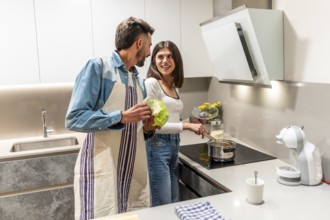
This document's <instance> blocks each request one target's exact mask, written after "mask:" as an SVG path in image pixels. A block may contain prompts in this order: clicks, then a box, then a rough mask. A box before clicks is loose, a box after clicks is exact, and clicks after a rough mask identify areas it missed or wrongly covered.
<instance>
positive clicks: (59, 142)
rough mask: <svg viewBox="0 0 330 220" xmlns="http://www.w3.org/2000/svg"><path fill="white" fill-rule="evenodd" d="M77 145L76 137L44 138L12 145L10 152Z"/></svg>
mask: <svg viewBox="0 0 330 220" xmlns="http://www.w3.org/2000/svg"><path fill="white" fill-rule="evenodd" d="M75 145H78V140H77V138H76V137H64V138H44V139H40V140H37V141H25V142H18V143H15V144H13V146H12V148H11V150H10V152H20V151H28V150H40V149H47V148H54V147H65V146H75Z"/></svg>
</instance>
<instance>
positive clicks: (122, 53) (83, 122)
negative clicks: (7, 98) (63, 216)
mask: <svg viewBox="0 0 330 220" xmlns="http://www.w3.org/2000/svg"><path fill="white" fill-rule="evenodd" d="M153 32H154V28H152V27H151V26H150V25H149V24H148V23H146V22H145V21H143V20H141V19H137V18H134V17H129V18H128V19H125V20H124V21H122V22H121V23H120V24H119V25H118V27H117V30H116V37H115V43H116V50H115V51H113V52H112V55H111V56H110V57H102V58H94V59H91V60H89V61H88V63H87V64H86V65H85V66H84V68H83V69H82V71H81V72H80V73H79V75H78V76H77V79H76V82H75V86H74V89H73V93H72V97H71V102H70V105H69V109H68V112H67V116H66V127H67V128H68V129H70V130H74V131H80V132H87V136H86V139H85V142H84V143H83V146H82V148H81V150H80V152H79V155H78V158H77V162H76V166H75V178H74V194H75V218H76V219H91V218H97V217H101V216H106V215H111V214H116V213H122V212H126V211H129V210H134V209H139V208H143V207H149V206H150V196H149V183H148V173H147V159H146V152H145V142H144V135H143V131H145V132H148V131H152V130H154V129H155V128H154V127H152V125H151V124H152V117H151V110H150V108H149V107H148V106H147V105H146V104H142V101H143V99H144V98H145V97H146V90H145V86H144V82H143V80H142V79H141V78H140V77H139V75H138V72H137V70H136V68H135V65H137V66H143V65H144V61H145V59H146V57H148V56H149V55H150V46H151V35H152V34H153ZM142 122H143V123H142Z"/></svg>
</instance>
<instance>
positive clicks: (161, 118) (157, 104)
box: [143, 97, 169, 127]
mask: <svg viewBox="0 0 330 220" xmlns="http://www.w3.org/2000/svg"><path fill="white" fill-rule="evenodd" d="M143 102H144V103H147V104H148V106H149V107H150V108H151V112H152V116H154V123H153V124H152V126H159V127H162V126H163V125H164V124H165V123H166V122H167V120H168V117H169V114H168V110H167V107H166V105H165V104H164V102H162V101H160V100H158V99H153V100H151V99H150V98H149V97H148V98H146V99H145V100H144V101H143Z"/></svg>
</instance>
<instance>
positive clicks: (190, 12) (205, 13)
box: [181, 0, 213, 78]
mask: <svg viewBox="0 0 330 220" xmlns="http://www.w3.org/2000/svg"><path fill="white" fill-rule="evenodd" d="M212 17H213V0H181V53H182V58H183V64H184V72H185V77H187V78H188V77H205V76H213V72H212V62H211V60H210V58H209V56H208V53H207V50H206V47H205V45H204V42H203V38H202V34H201V29H200V23H202V22H204V21H206V20H208V19H210V18H212Z"/></svg>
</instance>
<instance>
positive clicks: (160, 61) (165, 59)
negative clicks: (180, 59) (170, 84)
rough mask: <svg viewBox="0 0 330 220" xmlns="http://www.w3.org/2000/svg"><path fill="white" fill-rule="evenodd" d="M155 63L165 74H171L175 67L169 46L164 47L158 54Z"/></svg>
mask: <svg viewBox="0 0 330 220" xmlns="http://www.w3.org/2000/svg"><path fill="white" fill-rule="evenodd" d="M155 63H156V67H157V69H158V71H159V72H160V73H161V74H162V75H163V76H165V77H166V76H171V75H172V72H173V71H174V69H175V62H174V60H173V56H172V52H171V51H170V50H169V49H168V48H163V49H161V50H160V51H158V53H157V54H156V58H155Z"/></svg>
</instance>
